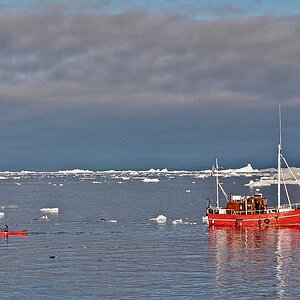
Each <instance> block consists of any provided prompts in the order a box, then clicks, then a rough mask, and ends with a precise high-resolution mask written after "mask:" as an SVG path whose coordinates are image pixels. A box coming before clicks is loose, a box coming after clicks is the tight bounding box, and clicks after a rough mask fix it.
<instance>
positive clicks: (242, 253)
mask: <svg viewBox="0 0 300 300" xmlns="http://www.w3.org/2000/svg"><path fill="white" fill-rule="evenodd" d="M14 176H16V175H14ZM7 177H8V179H6V180H1V181H0V195H1V203H0V204H2V205H16V206H18V208H7V209H3V210H2V211H3V212H4V213H5V217H4V218H3V219H0V223H1V226H4V225H5V224H8V225H9V228H10V229H11V230H19V229H27V230H28V231H29V234H28V236H26V237H9V238H8V239H4V238H2V239H0V255H1V258H0V261H1V268H0V276H1V299H296V298H297V297H299V290H300V279H299V278H300V277H299V275H300V271H299V270H300V229H297V228H296V229H295V228H294V229H291V228H290V229H271V228H267V229H261V230H258V229H255V230H253V229H251V230H250V229H249V230H243V229H221V230H209V229H208V228H207V227H206V226H205V225H203V224H202V222H201V217H202V216H203V215H204V213H205V206H206V198H207V197H214V183H213V180H212V179H211V178H208V179H198V178H194V174H187V175H186V176H179V175H178V174H177V175H174V174H171V175H170V174H165V175H164V176H163V175H160V176H159V175H156V177H157V178H159V179H160V181H159V182H158V183H143V182H142V180H141V179H137V178H136V177H134V176H131V179H129V180H124V179H122V178H121V177H122V176H119V175H118V178H116V175H114V174H106V173H98V174H96V175H95V174H89V175H86V176H83V175H77V176H71V175H70V176H63V175H62V176H61V177H58V176H57V175H56V176H54V175H51V174H34V175H29V176H18V177H20V178H15V179H13V178H12V175H7ZM137 177H138V176H137ZM170 177H171V178H170ZM172 177H174V178H172ZM249 180H250V179H249V178H227V179H224V180H223V181H224V187H228V192H234V193H246V194H251V191H250V190H249V188H248V187H244V183H246V182H248V181H249ZM120 182H121V183H120ZM17 183H18V185H17ZM188 190H189V191H190V192H187V191H188ZM263 192H264V193H265V194H267V195H268V196H269V197H271V198H272V199H275V196H276V186H270V187H266V188H264V189H263ZM299 193H300V190H299V189H297V188H296V187H293V188H292V192H291V196H297V195H299ZM43 207H58V208H59V210H60V211H59V213H58V214H57V215H56V214H52V215H51V214H49V215H48V219H43V218H41V217H42V216H44V215H45V214H43V213H41V212H40V208H43ZM159 214H163V215H165V216H166V217H167V218H168V219H167V223H166V224H164V225H159V224H157V223H156V222H154V221H149V219H150V218H152V217H157V216H158V215H159ZM175 219H183V221H184V222H185V224H179V225H172V221H173V220H175ZM111 220H113V221H114V220H117V222H111ZM50 257H54V258H50Z"/></svg>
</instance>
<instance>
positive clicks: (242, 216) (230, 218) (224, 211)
mask: <svg viewBox="0 0 300 300" xmlns="http://www.w3.org/2000/svg"><path fill="white" fill-rule="evenodd" d="M279 128H280V129H279V144H278V168H277V206H273V207H272V206H268V203H267V198H266V197H265V196H263V195H262V193H260V192H259V191H257V192H256V193H255V194H254V195H252V196H240V195H232V194H231V195H230V196H229V197H228V196H227V194H226V192H225V190H224V189H223V187H222V185H221V183H220V181H219V176H218V161H217V160H216V166H215V172H214V173H215V174H214V176H215V178H216V191H217V193H216V195H217V196H216V198H217V199H216V207H213V206H212V205H211V204H210V203H209V204H208V207H207V212H206V216H205V217H203V221H204V222H205V223H207V224H208V225H209V226H298V225H300V203H296V204H292V203H291V200H290V197H289V193H288V189H287V186H286V182H285V179H284V176H283V172H282V168H281V165H282V162H284V163H285V165H286V167H287V169H288V170H289V171H290V172H291V174H292V176H293V178H294V179H295V180H296V181H297V183H298V185H300V183H299V181H298V179H297V177H296V176H295V175H294V173H293V172H292V170H291V168H290V167H289V165H288V163H287V161H286V159H285V158H284V157H283V155H282V148H281V109H280V107H279ZM282 185H283V186H284V190H285V192H286V198H287V202H288V203H286V204H282V203H281V186H282ZM219 190H221V191H222V193H223V194H224V196H225V198H226V201H227V203H226V206H225V207H220V205H219Z"/></svg>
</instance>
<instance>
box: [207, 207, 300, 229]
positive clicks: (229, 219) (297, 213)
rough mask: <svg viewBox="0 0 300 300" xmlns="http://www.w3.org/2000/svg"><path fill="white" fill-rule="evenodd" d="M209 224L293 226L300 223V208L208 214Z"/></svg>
mask: <svg viewBox="0 0 300 300" xmlns="http://www.w3.org/2000/svg"><path fill="white" fill-rule="evenodd" d="M208 224H209V226H263V225H266V226H295V225H300V209H296V210H291V211H285V212H274V213H273V212H272V213H264V214H249V215H246V214H236V215H226V214H208Z"/></svg>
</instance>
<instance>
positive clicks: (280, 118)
mask: <svg viewBox="0 0 300 300" xmlns="http://www.w3.org/2000/svg"><path fill="white" fill-rule="evenodd" d="M278 112H279V144H280V145H281V127H282V126H281V104H279V111H278Z"/></svg>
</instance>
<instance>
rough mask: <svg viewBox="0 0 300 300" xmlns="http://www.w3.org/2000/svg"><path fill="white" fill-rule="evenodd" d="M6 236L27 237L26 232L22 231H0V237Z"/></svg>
mask: <svg viewBox="0 0 300 300" xmlns="http://www.w3.org/2000/svg"><path fill="white" fill-rule="evenodd" d="M8 235H27V230H22V231H8V232H5V231H0V236H8Z"/></svg>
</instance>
